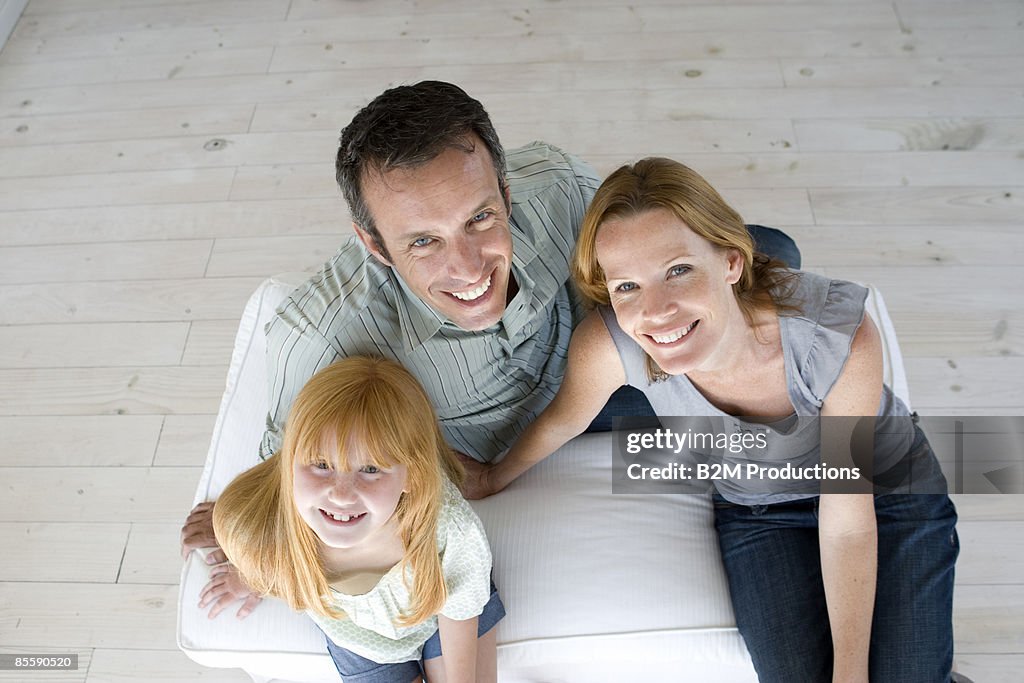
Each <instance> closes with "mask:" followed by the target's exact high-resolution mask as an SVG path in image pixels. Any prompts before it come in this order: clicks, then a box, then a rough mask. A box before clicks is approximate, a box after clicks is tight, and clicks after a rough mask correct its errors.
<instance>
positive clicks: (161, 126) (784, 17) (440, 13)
mask: <svg viewBox="0 0 1024 683" xmlns="http://www.w3.org/2000/svg"><path fill="white" fill-rule="evenodd" d="M423 78H439V79H445V80H452V81H455V82H458V83H460V84H462V85H463V86H464V87H465V88H466V89H467V90H468V91H469V92H470V93H472V94H474V95H475V96H477V97H478V98H480V99H481V100H482V101H483V102H484V104H485V105H486V106H487V107H488V109H489V111H490V112H491V114H492V116H493V118H494V120H495V123H496V125H497V127H498V131H499V133H500V134H501V136H502V139H503V141H504V142H505V144H506V145H507V146H514V145H517V144H521V143H524V142H527V141H529V140H532V139H537V138H541V139H545V140H547V141H549V142H552V143H555V144H558V145H560V146H562V147H564V148H566V149H568V150H571V151H573V152H576V153H578V154H580V155H582V156H583V157H585V158H586V159H588V160H589V161H591V162H592V163H593V164H594V165H595V166H596V167H597V168H598V169H599V170H600V171H601V172H602V173H606V172H608V171H609V170H610V169H612V168H614V167H615V166H616V165H617V164H619V163H621V162H623V161H626V160H629V159H633V158H637V157H639V156H642V155H648V154H661V155H669V156H673V157H675V158H677V159H680V160H682V161H685V162H686V163H688V164H690V165H692V166H694V167H695V168H696V169H698V170H699V171H702V172H703V173H705V174H706V175H707V176H708V177H709V179H710V180H711V181H712V182H713V183H714V184H716V185H717V186H718V187H719V188H721V189H722V190H723V193H724V194H725V195H726V198H727V199H729V200H731V201H732V202H733V203H734V204H735V205H736V206H737V208H739V209H740V211H741V213H742V214H743V215H744V217H745V218H746V219H747V220H748V221H750V222H759V223H765V224H769V225H776V226H779V227H781V228H784V229H785V230H786V231H788V232H789V233H790V234H791V235H793V236H794V237H795V238H796V239H797V241H798V243H799V244H800V246H801V247H802V248H803V252H804V261H805V265H806V266H807V267H809V268H810V269H813V270H817V271H819V272H825V273H828V274H830V275H836V276H842V277H847V278H851V279H858V280H862V281H867V282H871V283H874V284H876V285H878V286H879V287H880V288H881V290H882V292H883V293H884V295H885V297H886V300H887V302H888V304H889V308H890V312H891V314H892V317H893V320H894V322H895V325H896V327H897V330H898V332H899V335H900V339H901V341H902V345H903V350H904V353H905V354H906V364H907V371H908V375H909V380H910V389H911V395H912V398H913V401H914V406H915V407H916V408H917V409H918V410H919V411H920V412H921V413H922V414H947V415H949V414H969V415H983V414H1010V415H1022V414H1024V381H1022V378H1024V304H1022V303H1021V291H1022V289H1024V268H1022V266H1021V265H1020V262H1021V260H1022V258H1024V256H1022V255H1024V2H1022V1H1021V0H1011V1H1005V0H970V1H960V0H957V1H951V0H896V1H895V2H890V1H877V0H816V1H815V0H806V1H803V2H801V1H800V0H792V1H788V0H742V1H738V2H725V1H722V0H687V1H677V2H672V1H671V0H633V1H632V2H630V3H628V5H627V4H625V3H616V2H613V1H612V0H514V1H513V2H502V3H490V2H481V1H480V0H453V1H451V2H445V1H443V0H249V1H243V0H174V1H173V2H172V1H171V0H32V1H31V2H30V3H29V5H28V7H27V9H26V10H25V13H24V15H23V16H22V18H21V21H20V23H19V24H18V25H17V27H16V29H15V31H14V33H13V34H12V36H11V38H10V40H9V41H8V43H7V45H6V46H5V47H4V49H3V51H2V53H0V434H3V435H4V436H5V442H6V444H5V447H4V448H3V451H2V454H0V547H3V548H4V549H5V552H3V553H2V554H0V653H2V652H7V653H25V652H53V653H77V654H78V655H79V658H80V662H81V667H80V669H79V670H78V671H77V672H69V673H64V674H54V675H49V674H37V675H32V676H31V677H29V676H28V675H25V674H23V673H22V674H13V673H7V674H2V673H0V680H19V681H20V680H30V681H33V682H34V683H39V682H42V681H88V682H89V683H100V682H101V681H102V682H107V681H118V682H126V681H135V680H165V681H185V680H194V679H200V678H201V679H202V680H208V681H209V680H217V681H219V680H225V681H238V680H244V676H243V675H242V674H241V673H239V672H237V671H226V672H224V671H215V670H204V669H202V668H201V667H199V666H197V665H195V664H193V663H192V662H190V661H189V660H188V659H187V658H186V657H185V656H184V655H182V654H180V653H179V652H178V651H177V650H176V648H175V639H174V634H175V601H176V590H177V588H176V584H177V581H178V571H179V567H180V560H179V558H178V555H177V552H178V551H177V535H178V528H179V526H180V524H181V521H182V519H183V517H184V515H185V513H186V512H187V510H188V508H189V506H190V503H191V499H192V493H193V489H194V487H195V484H196V481H197V479H198V477H199V472H200V467H201V465H202V462H203V460H204V457H205V453H206V446H207V442H208V439H209V436H210V432H211V429H212V425H213V416H214V413H215V411H216V409H217V406H218V400H219V397H220V393H221V391H222V389H223V382H224V376H225V371H226V367H227V362H228V360H229V355H230V349H231V344H232V336H233V332H234V328H235V325H236V322H237V319H238V317H239V315H240V314H241V310H242V305H243V303H244V301H245V299H246V296H247V294H248V293H249V292H250V291H251V290H252V289H253V288H254V287H255V286H256V284H257V283H258V282H259V281H260V280H261V279H262V278H264V277H266V276H268V275H270V274H272V273H275V272H280V271H287V270H303V269H312V268H314V267H315V266H317V265H318V264H319V263H320V262H321V261H322V260H324V259H325V258H326V257H327V256H328V255H329V254H330V253H332V252H333V250H334V249H335V248H336V247H337V245H338V244H339V242H340V240H341V238H342V235H344V234H346V233H347V232H348V227H347V226H348V218H347V212H346V210H345V207H344V205H343V202H342V201H341V199H340V196H339V192H338V190H337V188H336V187H335V185H334V181H333V172H332V161H333V155H334V151H335V146H336V141H337V136H338V131H339V129H340V128H341V127H342V126H343V125H344V124H345V123H347V122H348V120H349V119H350V118H351V116H352V115H353V113H354V112H355V111H356V110H357V108H358V107H360V106H361V105H362V104H365V103H366V102H367V101H368V100H369V98H371V97H373V96H374V95H375V94H377V93H378V92H379V91H380V90H382V89H383V88H384V87H386V86H388V85H390V84H397V83H400V82H411V81H416V80H420V79H423ZM958 504H959V506H960V510H961V518H962V520H963V521H962V522H961V525H960V532H961V537H962V547H963V550H962V555H961V561H960V564H959V567H958V574H957V583H958V587H957V594H956V603H955V605H956V607H955V618H956V629H957V631H956V636H957V658H958V661H959V663H960V668H961V670H963V671H964V672H965V673H967V674H969V675H970V676H972V677H973V678H975V680H976V681H977V683H982V682H985V683H997V682H1006V683H1009V682H1010V681H1014V682H1016V681H1020V680H1021V671H1022V670H1024V579H1022V578H1021V576H1022V572H1021V564H1022V560H1024V501H1022V497H1019V496H1018V497H1010V496H963V497H960V498H959V499H958ZM679 680H685V672H681V674H680V679H679Z"/></svg>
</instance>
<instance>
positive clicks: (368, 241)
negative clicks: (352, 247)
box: [352, 223, 392, 266]
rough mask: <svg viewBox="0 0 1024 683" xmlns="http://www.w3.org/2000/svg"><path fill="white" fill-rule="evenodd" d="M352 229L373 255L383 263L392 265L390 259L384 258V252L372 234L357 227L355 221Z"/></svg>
mask: <svg viewBox="0 0 1024 683" xmlns="http://www.w3.org/2000/svg"><path fill="white" fill-rule="evenodd" d="M352 229H353V230H355V231H356V234H357V235H359V240H360V241H361V242H362V243H363V246H364V247H366V250H367V251H369V252H370V253H371V254H373V257H374V258H375V259H377V260H378V261H380V262H381V263H383V264H384V265H385V266H390V265H392V263H391V261H389V260H388V259H386V258H384V253H383V252H382V251H381V250H380V245H378V244H377V240H375V239H373V236H372V235H371V234H370V233H368V232H366V231H365V230H363V229H362V228H361V227H359V226H358V225H357V224H356V223H352Z"/></svg>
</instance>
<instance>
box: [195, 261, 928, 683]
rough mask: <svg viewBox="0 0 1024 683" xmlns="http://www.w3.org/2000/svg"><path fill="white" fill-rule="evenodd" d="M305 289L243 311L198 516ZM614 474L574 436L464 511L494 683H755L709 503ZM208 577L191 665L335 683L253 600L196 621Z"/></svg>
mask: <svg viewBox="0 0 1024 683" xmlns="http://www.w3.org/2000/svg"><path fill="white" fill-rule="evenodd" d="M301 279H302V278H301V276H299V277H298V278H296V277H295V276H289V277H282V278H277V279H274V280H268V281H267V282H265V283H264V284H263V285H262V286H261V287H260V288H259V289H258V290H257V291H256V292H255V293H254V295H253V297H252V299H251V300H250V302H249V305H248V306H247V308H246V311H245V314H244V316H243V318H242V321H241V324H240V326H239V332H238V337H237V339H236V343H235V351H234V355H233V357H232V363H231V368H230V370H229V373H228V380H227V389H226V391H225V394H224V398H223V401H222V403H221V408H220V414H219V415H218V419H217V423H216V426H215V428H214V436H213V440H212V443H211V445H210V452H209V456H208V459H207V463H206V467H205V469H204V472H203V476H202V479H201V481H200V484H199V488H198V490H197V492H196V499H195V500H196V502H201V501H204V500H214V499H216V497H217V496H218V495H219V494H220V492H221V491H222V490H223V489H224V487H225V486H226V485H227V484H228V483H229V482H230V481H231V479H233V478H234V476H235V475H236V474H237V473H239V472H241V471H243V470H245V469H247V468H249V467H251V466H252V465H253V464H255V463H256V461H257V455H256V454H257V446H258V442H259V439H260V437H261V435H262V430H263V421H264V419H265V415H266V370H265V366H264V351H265V346H264V338H263V334H262V328H263V325H264V324H265V322H266V321H267V320H269V319H270V316H271V315H272V314H273V310H274V308H275V307H276V305H277V303H278V302H279V301H280V300H281V299H282V298H283V297H284V296H285V295H286V294H287V293H288V292H289V291H290V290H291V289H292V287H293V286H294V285H295V284H297V283H298V282H300V281H301ZM869 304H870V308H869V310H871V312H872V315H873V317H874V318H875V320H876V321H877V322H878V323H879V329H880V331H881V333H882V337H883V342H884V347H885V354H886V381H887V382H888V383H889V384H890V385H892V386H893V388H894V390H896V391H897V394H898V395H901V396H902V397H903V398H904V400H907V395H906V380H905V378H904V373H903V366H902V359H901V357H900V355H899V348H898V346H897V345H896V344H895V336H894V334H893V331H892V326H891V323H890V321H889V318H888V314H887V313H886V312H885V307H884V303H882V300H881V298H880V297H879V296H877V293H873V294H872V298H871V299H870V300H869ZM257 331H259V334H257V333H256V332H257ZM908 404H909V401H908ZM611 461H612V457H611V436H610V435H609V434H585V435H582V436H580V437H578V438H576V439H574V440H573V441H572V442H570V443H569V444H566V446H565V447H563V448H562V449H561V450H560V451H559V452H558V453H556V454H554V455H553V456H552V457H550V458H548V459H547V460H546V461H545V462H543V463H541V464H540V465H538V466H537V467H535V468H533V469H532V470H531V471H530V472H528V473H527V474H526V475H524V476H523V477H521V478H520V479H519V480H518V481H517V482H515V484H513V485H512V486H511V487H509V489H507V490H506V491H504V492H502V493H501V494H498V495H496V496H493V497H491V498H488V499H486V500H483V501H477V502H474V503H473V506H474V508H475V509H476V510H477V512H478V513H479V515H480V518H481V519H482V520H483V523H484V526H485V527H486V529H487V534H488V538H489V539H490V541H491V545H492V548H493V551H494V565H495V569H494V581H495V583H496V584H497V586H498V589H499V592H500V593H501V596H502V599H503V601H504V603H505V606H506V609H507V611H508V616H507V617H506V618H505V619H504V620H503V621H502V622H501V623H500V624H499V626H498V670H499V678H500V680H501V681H503V682H505V683H520V682H522V683H525V682H527V681H530V682H537V683H540V682H545V683H557V682H563V681H564V682H575V681H587V682H588V683H604V682H609V683H610V682H612V681H615V682H616V683H618V682H621V681H628V680H643V681H647V682H651V683H657V682H658V681H679V680H700V681H707V682H712V683H713V682H720V683H750V682H752V681H756V676H755V675H754V671H753V669H752V667H751V664H750V659H749V656H748V655H747V653H746V649H745V647H744V645H743V641H742V639H741V638H740V636H739V634H738V633H737V631H736V628H735V622H734V620H733V614H732V609H731V607H730V604H729V597H728V590H727V586H726V581H725V576H724V572H723V569H722V565H721V561H720V558H719V553H718V546H717V541H716V538H715V534H714V529H713V527H712V512H711V508H710V502H709V500H708V499H707V498H704V497H700V496H692V495H612V493H611V481H612V478H611ZM207 576H208V574H207V568H206V566H205V564H204V563H203V562H201V561H200V560H199V559H198V558H196V557H195V554H193V557H192V558H190V560H189V561H188V562H186V563H185V566H184V568H183V570H182V576H181V589H180V591H181V592H180V596H179V597H180V599H179V610H178V644H179V646H180V647H181V649H182V650H183V651H184V652H185V653H186V654H187V655H188V656H189V657H191V658H192V659H194V660H195V661H196V662H198V663H200V664H204V665H207V666H212V667H239V668H243V669H245V670H246V671H248V672H249V673H250V675H251V676H252V677H253V679H254V680H272V679H280V680H292V681H335V682H336V681H338V680H339V677H338V674H337V672H336V671H335V670H334V667H333V664H332V662H331V660H330V658H329V657H328V655H327V653H326V648H325V646H324V643H323V636H322V635H321V634H320V632H319V631H318V630H317V628H316V627H315V626H314V625H313V623H312V622H311V621H310V620H309V619H308V618H307V617H306V616H305V615H302V614H296V613H294V612H292V611H291V610H290V609H289V608H288V607H287V606H285V605H284V604H283V603H280V602H278V601H276V600H272V599H269V600H265V601H264V602H263V604H261V605H260V606H259V607H258V608H257V609H256V611H255V612H253V614H252V615H251V616H250V617H249V618H248V619H245V620H244V621H239V620H237V619H235V618H234V615H233V612H232V611H230V610H229V611H228V612H225V613H223V614H221V616H220V617H218V618H217V619H216V620H213V621H210V620H209V619H207V617H206V614H205V613H204V612H201V611H200V610H199V609H198V608H197V607H196V603H197V602H198V596H199V592H200V591H201V590H202V588H203V586H204V585H205V583H206V581H207Z"/></svg>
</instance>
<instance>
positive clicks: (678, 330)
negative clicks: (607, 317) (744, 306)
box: [595, 209, 743, 375]
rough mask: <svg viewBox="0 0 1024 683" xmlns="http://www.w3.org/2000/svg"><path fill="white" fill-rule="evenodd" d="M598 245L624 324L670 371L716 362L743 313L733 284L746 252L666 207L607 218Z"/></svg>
mask: <svg viewBox="0 0 1024 683" xmlns="http://www.w3.org/2000/svg"><path fill="white" fill-rule="evenodd" d="M595 246H596V251H597V260H598V263H599V264H600V265H601V268H602V269H603V270H604V272H605V276H606V279H607V282H608V294H609V296H610V297H611V304H612V309H613V310H614V311H615V317H616V318H617V319H618V322H619V326H620V327H621V328H622V329H623V330H624V331H625V332H626V333H627V334H629V336H630V337H632V338H633V339H634V340H635V341H636V342H637V343H638V344H640V346H641V348H643V350H644V351H646V352H647V354H648V355H650V356H651V358H653V359H654V361H655V362H656V363H657V364H658V367H660V368H661V369H662V370H664V371H665V372H667V373H669V374H670V375H681V374H685V373H687V372H691V371H697V370H711V369H714V367H716V364H717V363H718V362H720V359H719V358H718V356H717V355H716V352H717V350H718V348H719V342H720V341H721V340H722V338H723V335H724V334H725V332H726V330H727V329H728V326H729V325H730V324H737V322H740V323H741V322H742V320H743V318H742V313H741V311H740V308H739V305H738V304H737V302H736V297H735V295H734V294H733V291H732V285H733V283H735V282H737V281H738V280H739V278H740V275H741V274H742V272H743V259H742V256H741V255H740V253H739V252H738V251H737V250H735V249H720V248H718V247H716V246H715V245H713V244H712V243H711V242H709V241H707V240H706V239H704V238H703V237H700V236H699V235H697V234H696V233H695V232H693V230H691V229H690V228H689V227H688V226H687V225H686V223H684V222H683V221H682V220H680V219H679V218H678V217H676V216H675V214H673V213H672V212H670V211H668V210H667V209H653V210H650V211H645V212H644V213H641V214H639V215H636V216H632V217H629V218H622V219H613V220H609V221H607V222H605V223H604V224H603V225H602V226H601V229H600V231H599V232H598V234H597V240H596V244H595ZM737 316H739V317H737Z"/></svg>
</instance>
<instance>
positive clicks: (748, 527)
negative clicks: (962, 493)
mask: <svg viewBox="0 0 1024 683" xmlns="http://www.w3.org/2000/svg"><path fill="white" fill-rule="evenodd" d="M714 504H715V528H716V530H717V531H718V542H719V546H720V548H721V551H722V560H723V562H724V564H725V570H726V574H727V575H728V577H729V591H730V593H731V596H732V604H733V610H734V611H735V613H736V624H737V626H738V627H739V631H740V633H741V634H742V635H743V639H744V641H746V644H747V649H748V650H749V651H750V656H751V658H752V659H753V661H754V668H755V669H756V670H757V675H758V679H759V680H760V681H761V683H775V682H778V683H791V682H792V681H800V682H806V683H816V682H817V681H823V682H824V683H828V682H829V681H831V680H832V639H831V634H830V631H829V620H828V612H827V610H826V606H825V590H824V587H823V585H822V578H821V565H820V555H819V546H818V499H817V498H811V499H806V500H800V501H795V502H790V503H780V504H777V505H756V506H749V507H748V506H743V505H734V504H732V503H729V502H727V501H726V500H725V499H724V498H722V497H721V496H719V495H717V494H716V495H715V496H714ZM875 514H876V517H877V520H878V581H877V588H876V592H875V608H874V619H873V622H872V626H871V650H870V656H869V660H870V679H871V680H872V681H878V682H879V683H889V682H890V681H893V682H896V681H898V682H899V683H918V682H919V683H944V682H948V681H949V680H950V670H951V668H952V665H953V623H952V613H953V571H954V564H955V563H956V557H957V554H958V552H959V541H958V540H957V535H956V528H955V526H956V510H955V509H954V508H953V503H952V502H951V501H950V500H949V498H948V497H947V496H946V495H945V494H892V495H879V496H876V497H875Z"/></svg>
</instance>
